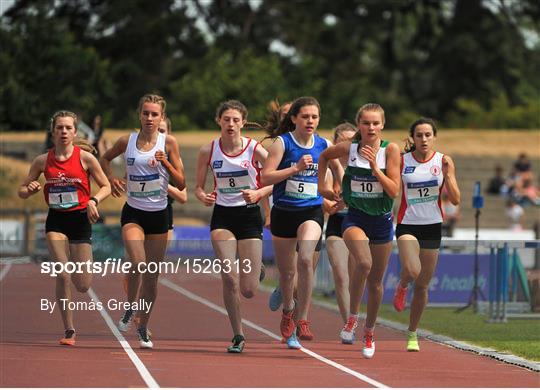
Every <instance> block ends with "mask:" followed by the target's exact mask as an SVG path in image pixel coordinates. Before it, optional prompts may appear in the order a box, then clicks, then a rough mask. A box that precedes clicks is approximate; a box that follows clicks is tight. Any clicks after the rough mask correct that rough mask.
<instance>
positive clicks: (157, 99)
mask: <svg viewBox="0 0 540 390" xmlns="http://www.w3.org/2000/svg"><path fill="white" fill-rule="evenodd" d="M144 103H156V104H159V105H160V106H161V114H162V115H163V117H165V114H166V112H165V111H166V108H167V102H166V101H165V99H164V98H163V97H162V96H159V95H154V94H151V93H147V94H146V95H144V96H143V97H142V98H140V99H139V108H137V112H138V113H139V114H140V113H141V111H142V106H143V104H144Z"/></svg>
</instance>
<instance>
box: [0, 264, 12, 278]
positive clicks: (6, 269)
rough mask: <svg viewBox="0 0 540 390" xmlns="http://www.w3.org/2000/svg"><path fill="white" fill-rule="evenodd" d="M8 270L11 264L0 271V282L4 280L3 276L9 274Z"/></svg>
mask: <svg viewBox="0 0 540 390" xmlns="http://www.w3.org/2000/svg"><path fill="white" fill-rule="evenodd" d="M10 269H11V264H10V263H8V264H6V265H5V266H4V267H3V268H2V271H0V281H2V279H4V276H6V275H7V273H8V272H9V270H10Z"/></svg>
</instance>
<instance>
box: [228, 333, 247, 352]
mask: <svg viewBox="0 0 540 390" xmlns="http://www.w3.org/2000/svg"><path fill="white" fill-rule="evenodd" d="M232 343H233V344H232V345H231V346H230V347H229V348H227V352H229V353H240V352H242V351H243V350H244V344H245V343H246V339H245V338H244V336H242V335H240V334H237V335H236V336H234V337H233V339H232Z"/></svg>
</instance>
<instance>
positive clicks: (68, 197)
mask: <svg viewBox="0 0 540 390" xmlns="http://www.w3.org/2000/svg"><path fill="white" fill-rule="evenodd" d="M78 205H79V195H78V194H77V188H76V187H74V186H56V187H51V188H49V207H50V208H52V209H70V208H72V207H75V206H78Z"/></svg>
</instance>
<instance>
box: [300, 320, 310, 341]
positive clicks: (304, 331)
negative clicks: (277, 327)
mask: <svg viewBox="0 0 540 390" xmlns="http://www.w3.org/2000/svg"><path fill="white" fill-rule="evenodd" d="M296 335H297V336H298V338H299V339H300V340H313V337H314V336H313V333H312V332H311V329H309V321H307V320H298V327H297V328H296Z"/></svg>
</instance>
